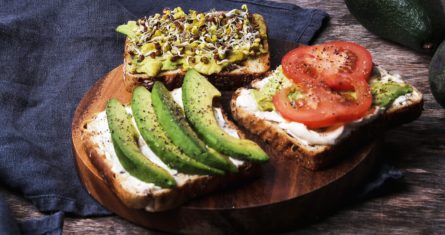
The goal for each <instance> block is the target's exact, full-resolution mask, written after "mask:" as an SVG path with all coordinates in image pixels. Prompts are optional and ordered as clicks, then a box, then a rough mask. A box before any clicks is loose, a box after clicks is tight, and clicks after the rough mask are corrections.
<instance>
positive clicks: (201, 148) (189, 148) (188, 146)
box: [151, 82, 238, 172]
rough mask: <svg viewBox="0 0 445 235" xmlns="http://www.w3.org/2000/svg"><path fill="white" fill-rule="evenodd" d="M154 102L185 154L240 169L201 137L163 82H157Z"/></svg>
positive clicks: (153, 94)
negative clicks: (207, 144)
mask: <svg viewBox="0 0 445 235" xmlns="http://www.w3.org/2000/svg"><path fill="white" fill-rule="evenodd" d="M151 95H152V102H153V108H154V110H155V113H156V116H157V118H158V121H159V123H160V125H161V127H162V129H164V131H165V132H166V133H167V136H168V137H169V138H170V139H171V141H172V142H173V143H174V144H175V145H176V146H178V147H179V148H180V149H181V150H182V151H184V153H185V154H187V155H188V156H190V157H192V158H194V159H195V160H197V161H199V162H201V163H204V164H206V165H208V166H211V167H214V168H218V169H222V170H228V171H232V172H236V171H237V170H238V169H237V168H236V166H235V165H234V164H233V163H232V162H231V161H230V160H229V159H228V157H226V156H224V155H222V154H220V153H218V152H217V151H216V150H214V149H212V148H209V147H207V146H206V144H205V143H204V142H203V141H202V140H201V139H199V137H198V135H197V134H196V133H195V132H194V131H193V129H192V128H191V127H190V125H189V123H188V122H187V120H186V118H185V115H184V112H183V110H182V108H181V107H180V106H179V105H178V104H176V102H175V101H174V99H173V97H172V95H171V94H170V92H169V91H168V90H167V88H166V87H165V86H164V84H162V83H161V82H155V84H154V86H153V90H152V93H151Z"/></svg>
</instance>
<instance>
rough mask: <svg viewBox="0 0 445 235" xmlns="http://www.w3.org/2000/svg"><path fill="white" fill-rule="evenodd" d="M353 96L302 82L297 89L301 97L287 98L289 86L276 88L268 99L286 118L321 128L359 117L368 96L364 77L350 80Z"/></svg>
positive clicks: (363, 111) (369, 94) (366, 107)
mask: <svg viewBox="0 0 445 235" xmlns="http://www.w3.org/2000/svg"><path fill="white" fill-rule="evenodd" d="M351 85H352V87H353V89H354V90H355V92H356V97H357V98H356V99H354V100H351V99H348V98H346V97H344V96H342V95H341V94H339V93H337V92H335V91H332V90H330V89H329V88H328V87H323V86H319V85H310V84H307V83H302V84H300V85H299V87H300V90H301V91H302V92H303V93H304V94H305V98H303V99H301V100H297V101H293V102H292V101H290V100H289V98H288V95H289V93H290V92H291V90H292V88H285V89H282V90H280V91H279V92H278V93H277V94H275V96H274V97H273V99H272V102H273V104H274V106H275V108H276V109H277V111H278V112H279V113H280V114H281V115H282V116H283V117H284V118H286V119H288V120H291V121H295V122H299V123H303V124H305V125H306V126H307V127H309V128H313V129H315V128H322V127H328V126H332V125H334V124H337V123H343V122H350V121H353V120H356V119H358V118H361V117H363V116H364V115H365V114H366V113H367V112H368V111H369V108H370V107H371V104H372V96H371V91H370V89H369V85H368V82H367V81H366V80H365V79H354V80H352V82H351Z"/></svg>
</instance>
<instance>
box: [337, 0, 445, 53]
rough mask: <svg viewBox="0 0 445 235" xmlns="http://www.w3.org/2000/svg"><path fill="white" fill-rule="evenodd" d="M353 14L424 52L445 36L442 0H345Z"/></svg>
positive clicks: (366, 24) (384, 34)
mask: <svg viewBox="0 0 445 235" xmlns="http://www.w3.org/2000/svg"><path fill="white" fill-rule="evenodd" d="M345 3H346V5H347V6H348V9H349V11H350V12H351V14H352V15H353V16H354V17H355V18H356V19H357V20H358V21H359V22H360V23H361V24H362V25H363V26H364V27H365V28H366V29H368V30H369V31H371V32H372V33H374V34H376V35H377V36H380V37H382V38H384V39H387V40H390V41H394V42H396V43H399V44H401V45H404V46H407V47H410V48H412V49H414V50H417V51H419V52H424V53H433V52H434V50H435V49H436V48H437V46H438V45H439V43H440V42H441V41H442V40H443V39H444V37H445V16H444V13H443V10H442V9H443V8H442V3H441V2H440V0H429V1H425V0H345Z"/></svg>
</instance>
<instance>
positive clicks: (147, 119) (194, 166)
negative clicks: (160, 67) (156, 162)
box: [131, 86, 224, 175]
mask: <svg viewBox="0 0 445 235" xmlns="http://www.w3.org/2000/svg"><path fill="white" fill-rule="evenodd" d="M131 109H132V111H133V115H134V118H135V120H136V125H137V127H138V129H139V132H140V133H141V135H142V137H143V138H144V140H145V141H146V142H147V144H148V146H150V149H151V150H153V152H154V153H155V154H156V155H157V156H158V157H159V158H160V159H161V160H162V161H163V162H165V163H166V164H167V165H168V166H170V167H172V168H174V169H176V170H178V171H179V172H182V173H188V174H199V175H206V174H209V175H223V174H224V171H222V170H218V169H215V168H211V167H209V166H207V165H204V164H202V163H200V162H198V161H196V160H194V159H192V158H190V157H188V156H187V155H185V154H184V153H183V152H182V151H181V150H180V149H179V148H178V147H177V146H176V145H174V144H173V142H172V141H171V140H170V139H169V138H168V137H167V134H166V133H165V131H164V130H163V129H162V127H161V126H160V124H159V121H158V119H157V117H156V114H155V111H154V109H153V105H152V100H151V93H150V92H149V91H148V90H147V89H145V87H142V86H139V87H137V88H136V89H134V91H133V97H132V101H131Z"/></svg>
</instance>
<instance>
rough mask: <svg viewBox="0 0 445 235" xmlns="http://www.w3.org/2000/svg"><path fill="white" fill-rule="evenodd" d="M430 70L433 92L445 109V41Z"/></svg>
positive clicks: (435, 55)
mask: <svg viewBox="0 0 445 235" xmlns="http://www.w3.org/2000/svg"><path fill="white" fill-rule="evenodd" d="M429 70H430V71H429V82H430V88H431V92H432V93H433V96H434V98H435V99H436V101H437V102H438V103H439V104H440V105H441V106H442V107H444V108H445V41H443V42H442V44H440V46H439V48H438V49H437V51H436V53H435V54H434V56H433V59H432V60H431V63H430V68H429Z"/></svg>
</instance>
